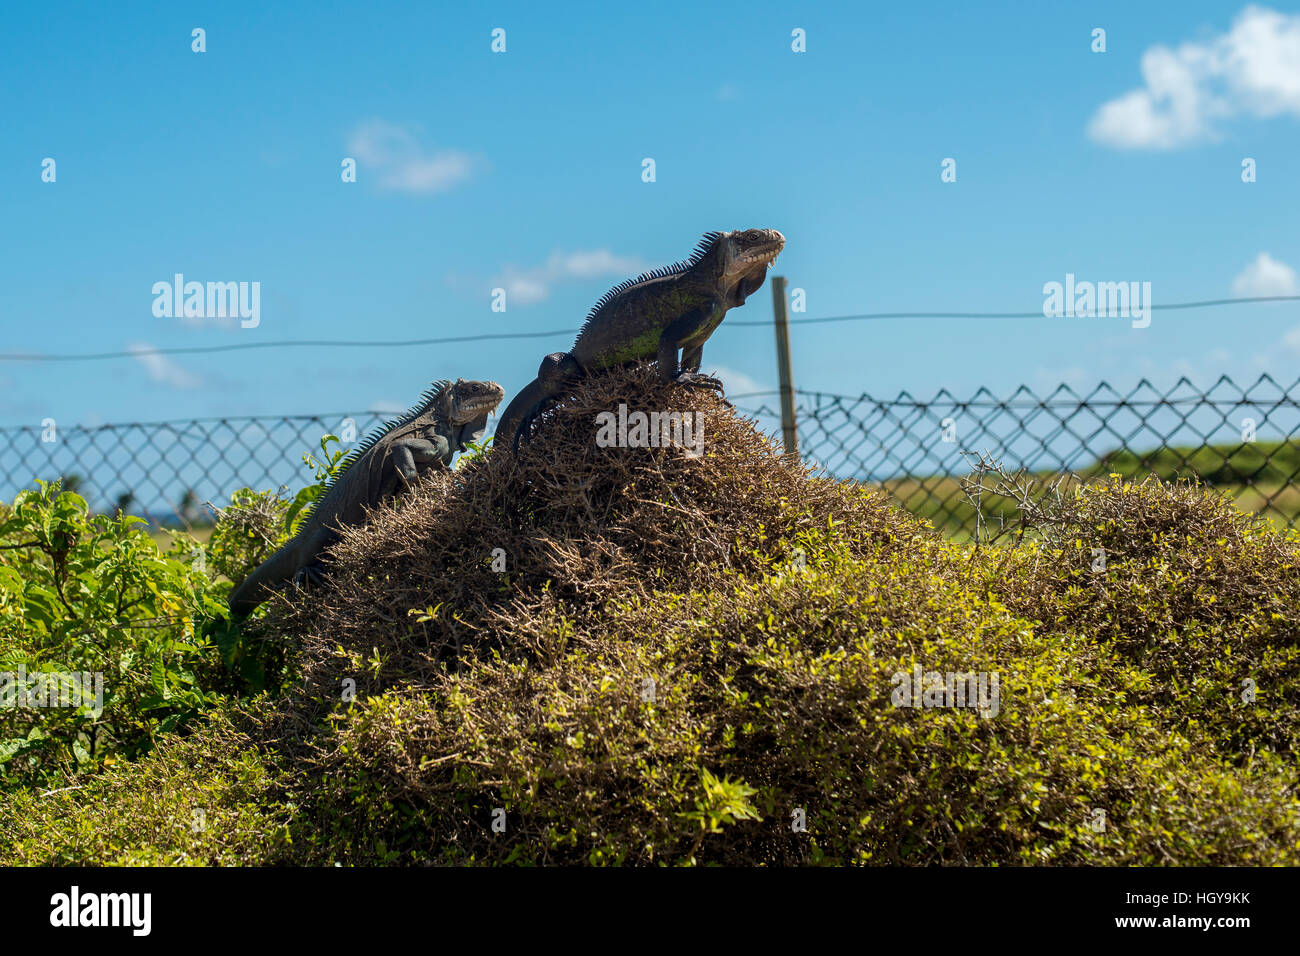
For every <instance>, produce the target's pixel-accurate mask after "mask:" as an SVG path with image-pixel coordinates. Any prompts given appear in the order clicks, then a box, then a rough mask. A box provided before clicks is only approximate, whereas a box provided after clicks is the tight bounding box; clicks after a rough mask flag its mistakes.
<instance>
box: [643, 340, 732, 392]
mask: <svg viewBox="0 0 1300 956" xmlns="http://www.w3.org/2000/svg"><path fill="white" fill-rule="evenodd" d="M677 346H678V340H677V338H676V337H674V336H671V335H670V334H669V333H668V332H665V333H664V334H663V336H661V337H660V339H659V354H658V357H657V358H658V362H659V379H660V380H661V381H663V382H675V383H676V384H678V385H688V386H691V387H693V388H709V389H715V390H717V391H721V390H722V383H721V382H720V381H718V380H717V379H716V378H714V377H713V376H712V375H701V374H700V373H699V371H698V369H699V367H700V361H701V359H703V357H704V346H703V345H697V346H694V347H693V348H689V349H687V350H686V351H685V353H684V354H683V355H682V359H683V361H682V367H681V368H680V369H679V368H678V367H677Z"/></svg>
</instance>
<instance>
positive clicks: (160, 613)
mask: <svg viewBox="0 0 1300 956" xmlns="http://www.w3.org/2000/svg"><path fill="white" fill-rule="evenodd" d="M144 525H145V522H144V521H143V520H142V519H140V518H136V517H132V516H121V517H109V516H106V515H91V514H90V513H89V512H88V509H87V507H86V502H85V500H84V499H83V498H82V497H81V496H80V495H77V494H75V493H74V492H71V491H64V490H62V489H61V488H60V486H59V485H58V484H46V483H41V484H40V487H39V489H38V490H26V491H21V492H19V494H18V496H17V497H16V498H15V499H14V501H13V503H12V505H11V506H9V507H7V508H6V509H5V510H4V513H3V515H0V557H2V560H3V563H0V671H3V672H5V673H6V674H10V675H18V674H20V673H21V674H25V675H26V677H27V678H28V680H26V681H19V679H18V678H17V677H16V676H13V677H10V678H9V687H10V692H11V694H13V695H14V696H13V703H14V706H6V707H4V708H3V709H0V727H2V728H3V729H2V730H0V766H3V768H4V774H5V776H6V778H7V779H9V780H11V781H12V780H39V779H43V778H44V777H46V776H48V775H50V774H52V773H54V772H56V771H60V770H69V769H72V768H76V767H84V766H88V765H89V766H93V765H97V764H101V763H103V762H105V761H111V760H113V759H117V758H119V757H126V758H131V757H134V756H137V755H139V754H140V753H141V752H143V751H144V750H146V749H147V748H148V747H149V746H150V744H151V742H152V741H153V739H154V738H155V736H156V735H157V734H159V733H165V732H167V731H170V730H174V729H177V728H180V727H182V726H184V725H185V724H186V723H187V722H191V721H193V720H194V718H196V717H197V716H198V715H199V714H200V712H201V711H203V710H204V709H205V707H206V706H208V704H209V703H210V694H209V692H208V691H207V690H206V689H205V686H204V682H203V679H202V676H201V675H202V671H203V666H204V662H205V657H206V656H207V655H206V651H205V648H204V641H203V640H202V639H201V638H200V637H198V636H197V634H196V627H197V622H198V621H200V620H201V619H203V618H206V617H207V616H209V615H211V614H212V613H213V612H214V611H216V610H218V609H219V607H220V603H219V601H218V599H217V596H216V594H215V592H214V589H213V587H212V583H211V581H210V580H209V578H208V576H207V574H206V573H205V572H204V570H203V567H202V562H201V561H198V560H195V555H194V553H193V552H191V551H189V550H188V549H186V548H185V546H184V545H181V544H180V543H178V544H177V545H176V546H174V547H173V549H171V550H170V551H169V552H168V553H166V554H164V553H161V552H160V551H159V549H158V547H157V546H156V545H155V544H154V542H153V541H152V540H151V539H150V537H149V535H148V534H146V533H145V531H144V528H143V526H144ZM71 675H76V676H77V678H78V679H79V678H80V677H81V676H82V675H88V679H87V681H86V683H85V684H84V685H78V686H77V687H76V688H70V687H69V683H70V680H71ZM29 683H30V684H31V685H32V686H31V687H27V686H25V685H27V684H29ZM20 684H22V685H24V686H19V685H20ZM60 684H61V687H62V690H63V697H62V698H61V703H62V704H64V705H65V706H59V705H58V704H59V703H60V701H54V702H51V701H49V700H43V699H39V698H40V697H42V696H43V694H40V693H38V699H37V700H36V701H35V702H32V701H23V700H21V699H20V697H21V696H22V695H23V692H24V691H25V690H36V691H38V692H39V691H41V690H42V688H47V689H51V690H52V689H54V688H55V687H57V686H60ZM95 688H98V689H99V690H101V691H102V696H101V697H100V699H99V700H96V701H92V700H90V699H89V698H90V697H92V696H97V695H95V693H94V689H95ZM73 690H77V691H84V694H83V693H80V692H77V693H74V692H70V691H73ZM24 703H28V704H32V703H34V704H35V705H34V706H23V704H24ZM101 708H102V709H101Z"/></svg>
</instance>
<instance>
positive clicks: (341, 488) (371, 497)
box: [229, 379, 505, 616]
mask: <svg viewBox="0 0 1300 956" xmlns="http://www.w3.org/2000/svg"><path fill="white" fill-rule="evenodd" d="M504 397H505V389H503V388H502V387H501V386H500V385H498V384H497V383H496V382H467V381H465V380H464V379H457V380H456V382H455V384H452V383H451V382H434V383H433V385H432V386H431V387H430V388H429V390H428V391H426V392H425V393H424V395H423V396H421V398H420V401H419V403H418V404H417V405H416V406H415V407H414V408H412V409H411V410H410V411H408V412H407V413H406V414H405V415H403V416H402V417H401V418H399V419H397V420H396V421H392V422H387V423H385V424H384V425H383V426H382V427H381V428H380V429H378V430H377V431H375V432H374V433H373V434H372V435H370V437H368V438H367V439H366V440H365V441H364V442H362V443H361V445H359V446H358V447H357V448H356V450H355V451H353V452H352V453H351V454H349V455H348V457H347V458H345V459H344V460H343V463H342V465H341V466H340V469H339V471H337V472H336V473H335V474H334V477H333V478H331V479H330V481H329V484H327V485H326V487H325V491H324V493H323V494H322V495H321V496H320V498H318V499H317V500H316V501H315V502H314V504H313V507H312V508H311V511H310V512H309V513H308V515H307V517H306V518H304V519H303V522H302V524H301V525H300V526H299V529H298V533H297V534H296V535H294V536H293V537H292V538H291V539H290V540H289V541H288V542H286V543H285V545H284V546H283V547H282V548H280V550H279V551H277V552H275V554H273V555H271V556H270V557H269V558H267V559H266V560H265V561H263V562H262V563H261V564H260V565H258V566H257V568H256V569H255V570H254V571H253V573H252V574H250V575H249V576H248V577H247V578H245V579H244V580H243V582H242V583H241V584H240V585H239V587H237V588H235V590H234V591H233V592H231V595H230V599H229V604H230V609H231V611H233V612H234V613H235V614H237V615H241V616H242V615H246V614H248V613H249V612H250V611H252V610H253V608H255V607H257V605H259V604H261V603H262V602H263V601H265V600H266V599H267V597H268V596H269V595H270V591H271V590H272V589H274V588H275V587H277V586H278V585H280V584H282V583H284V582H285V581H288V580H290V579H291V578H292V579H293V580H295V581H298V582H302V581H304V580H307V581H314V580H316V579H318V578H319V577H320V575H321V573H322V567H321V563H320V558H321V553H322V552H323V551H324V550H325V549H326V548H327V547H329V546H330V545H331V544H333V543H334V542H336V541H337V540H338V539H339V531H338V529H339V528H340V527H341V526H343V525H356V524H361V523H362V522H363V521H364V520H365V516H366V511H367V509H370V508H374V507H376V506H377V505H378V504H379V503H380V502H382V501H384V500H385V499H388V498H391V497H394V496H396V494H397V493H398V492H399V491H400V490H401V489H402V488H404V487H405V486H406V485H408V484H410V483H411V482H412V481H414V480H415V479H416V478H417V477H418V476H419V475H420V473H421V472H423V471H426V470H427V469H429V468H431V467H439V466H440V467H444V468H445V467H448V466H450V465H451V459H452V455H454V454H455V453H456V452H458V451H464V450H465V444H466V442H471V441H474V442H477V441H481V440H482V438H483V432H484V431H485V430H486V429H487V419H488V415H490V414H491V413H492V412H493V411H495V410H496V407H497V406H498V405H499V404H501V399H502V398H504Z"/></svg>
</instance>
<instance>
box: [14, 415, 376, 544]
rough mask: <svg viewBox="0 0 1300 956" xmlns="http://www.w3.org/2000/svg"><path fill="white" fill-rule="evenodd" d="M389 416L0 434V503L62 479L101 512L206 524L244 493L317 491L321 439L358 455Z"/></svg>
mask: <svg viewBox="0 0 1300 956" xmlns="http://www.w3.org/2000/svg"><path fill="white" fill-rule="evenodd" d="M391 417H392V416H391V415H385V414H381V413H379V412H362V413H354V414H347V413H342V414H333V415H330V414H326V415H285V416H279V417H271V416H264V417H246V418H201V419H191V420H187V421H172V422H150V423H134V424H127V425H98V426H94V427H85V426H76V427H69V428H62V427H60V426H58V425H57V424H56V423H54V422H51V421H48V420H47V421H46V422H45V423H43V424H42V425H41V426H40V427H17V428H0V501H9V500H11V499H12V498H13V496H14V494H15V493H17V492H18V491H19V489H21V488H24V487H33V485H34V483H33V481H32V479H34V478H41V479H44V480H46V481H52V480H54V479H56V478H62V479H63V480H64V484H65V486H66V487H69V488H72V489H73V490H75V491H77V493H78V494H80V495H81V496H82V497H84V498H85V499H86V501H87V502H88V503H89V505H90V507H91V508H92V509H93V510H95V511H104V512H114V511H117V510H122V511H126V512H129V513H132V514H138V515H142V516H143V517H145V518H147V519H149V521H150V522H152V523H155V524H159V525H166V526H175V525H181V526H184V525H190V526H195V525H203V524H207V523H210V522H211V520H212V514H211V512H210V511H209V510H208V509H207V508H204V507H203V503H204V502H207V501H210V502H211V503H212V504H213V505H216V506H217V507H224V506H225V505H226V504H228V503H229V501H230V494H231V492H233V491H236V490H238V489H239V488H243V487H249V488H257V489H267V488H279V487H281V486H287V487H288V488H290V489H291V490H297V489H298V488H300V487H302V486H304V485H307V484H310V483H311V482H312V481H314V480H315V471H314V469H312V468H310V467H309V466H308V465H307V464H306V463H305V462H304V461H303V456H304V455H306V454H315V455H316V456H317V457H319V455H320V450H321V449H320V440H321V437H322V436H323V435H326V434H330V435H337V436H339V437H340V438H341V439H346V441H344V447H345V448H348V447H352V446H353V445H355V443H356V442H358V441H360V440H361V439H363V438H364V437H365V436H366V434H367V433H368V432H369V431H370V430H371V429H372V428H375V427H377V426H378V425H380V424H382V423H383V421H384V420H385V419H387V418H391Z"/></svg>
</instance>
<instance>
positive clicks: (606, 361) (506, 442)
mask: <svg viewBox="0 0 1300 956" xmlns="http://www.w3.org/2000/svg"><path fill="white" fill-rule="evenodd" d="M783 248H785V236H783V235H781V233H779V232H778V231H777V230H775V229H744V230H739V231H736V232H709V233H705V235H704V237H703V238H702V239H701V240H700V242H699V245H697V246H696V247H695V251H694V252H693V253H692V254H691V256H690V258H688V259H685V260H683V261H681V262H677V263H674V264H673V265H670V266H664V267H663V268H660V269H655V270H653V271H651V272H646V273H643V274H642V275H639V276H637V277H636V278H634V279H629V280H627V281H626V282H622V283H620V284H619V285H617V286H615V287H614V288H612V289H610V290H609V291H608V292H606V293H605V294H604V295H603V296H601V298H600V300H599V301H598V302H597V303H596V305H595V307H594V308H592V310H591V313H590V314H589V315H588V316H587V321H586V323H585V324H584V325H583V326H582V330H581V331H580V332H579V333H578V338H577V340H576V341H575V342H574V345H573V348H572V350H570V351H569V352H567V353H565V352H555V353H553V354H551V355H548V356H546V358H545V359H543V360H542V365H541V367H540V368H539V369H538V370H537V378H536V379H534V380H533V382H532V383H531V384H529V385H527V386H525V388H524V389H523V390H522V391H520V393H519V394H518V395H516V396H515V397H514V399H513V400H512V401H511V402H510V405H509V406H508V407H507V408H506V410H505V412H504V413H502V415H501V420H500V422H498V424H497V435H498V441H497V443H496V446H495V447H497V448H498V449H499V448H501V447H503V446H504V447H507V448H511V449H513V448H516V447H517V446H518V443H519V438H520V437H521V436H522V435H524V434H525V433H526V432H527V431H528V427H529V425H531V423H532V421H533V419H535V418H536V417H537V416H538V415H539V414H540V413H541V411H542V409H543V408H544V407H545V405H546V403H547V401H548V400H549V399H551V398H553V397H554V396H555V395H557V394H558V393H559V392H561V391H562V390H563V389H564V386H565V384H566V383H567V382H570V381H572V380H574V379H575V378H580V377H582V376H583V375H585V374H587V373H588V372H592V371H597V370H600V369H607V368H613V367H614V366H618V365H626V364H628V363H631V362H637V361H645V360H647V359H656V360H657V361H658V364H659V376H660V378H661V379H663V381H665V382H679V383H681V384H683V385H692V386H695V385H698V386H704V387H707V388H721V383H720V382H718V380H717V379H714V378H710V377H708V376H706V375H700V374H699V368H700V361H701V360H702V358H703V355H704V343H705V342H706V341H707V340H708V338H709V336H710V335H711V334H713V330H714V329H716V328H717V327H718V325H719V324H720V323H721V322H722V320H723V318H724V317H725V316H726V314H727V310H728V309H734V308H736V307H737V306H741V305H744V304H745V300H746V299H747V298H748V297H749V296H751V295H753V294H754V292H756V291H757V290H758V288H759V287H760V286H762V284H763V280H764V279H765V278H767V270H768V268H769V267H770V266H771V265H772V264H773V263H774V262H776V257H777V256H778V255H779V254H780V252H781V250H782V249H783ZM679 349H680V350H681V365H680V368H679V366H678V362H677V353H678V350H679Z"/></svg>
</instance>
